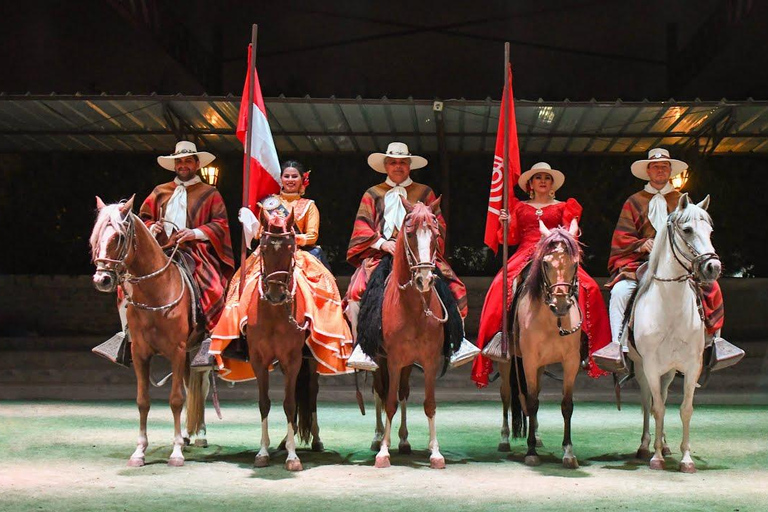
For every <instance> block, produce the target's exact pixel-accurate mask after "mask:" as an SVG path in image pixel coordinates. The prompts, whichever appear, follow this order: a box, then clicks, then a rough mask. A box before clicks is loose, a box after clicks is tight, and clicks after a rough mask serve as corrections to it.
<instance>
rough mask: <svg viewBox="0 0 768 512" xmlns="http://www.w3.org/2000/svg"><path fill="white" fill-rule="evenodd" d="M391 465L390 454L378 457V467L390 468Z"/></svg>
mask: <svg viewBox="0 0 768 512" xmlns="http://www.w3.org/2000/svg"><path fill="white" fill-rule="evenodd" d="M389 466H390V463H389V455H386V456H383V457H376V467H377V468H388V467H389Z"/></svg>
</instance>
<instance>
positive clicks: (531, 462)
mask: <svg viewBox="0 0 768 512" xmlns="http://www.w3.org/2000/svg"><path fill="white" fill-rule="evenodd" d="M540 464H541V459H540V458H539V456H538V455H526V456H525V465H526V466H538V465H540Z"/></svg>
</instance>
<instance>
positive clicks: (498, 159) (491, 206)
mask: <svg viewBox="0 0 768 512" xmlns="http://www.w3.org/2000/svg"><path fill="white" fill-rule="evenodd" d="M505 106H506V108H505ZM500 114H501V115H499V129H498V133H497V135H496V150H495V154H494V157H493V172H492V173H491V193H490V196H489V198H488V213H487V216H486V218H485V238H484V240H483V241H484V242H485V245H487V246H488V247H489V248H490V249H491V250H492V251H493V252H494V253H496V252H497V251H498V249H499V238H498V232H499V228H500V227H501V222H499V210H501V208H502V205H503V204H504V203H503V199H502V196H503V190H504V183H503V173H504V136H505V133H504V119H505V118H507V119H509V133H508V134H506V136H507V140H508V147H509V169H508V171H507V179H508V187H509V189H508V195H509V210H510V211H512V208H514V204H515V201H517V198H516V197H515V193H514V187H515V184H516V183H517V180H518V178H520V147H519V146H518V144H517V123H516V122H515V102H514V95H513V94H512V67H511V66H510V65H507V83H506V84H504V95H503V97H502V100H501V110H500Z"/></svg>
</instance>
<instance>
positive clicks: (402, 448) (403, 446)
mask: <svg viewBox="0 0 768 512" xmlns="http://www.w3.org/2000/svg"><path fill="white" fill-rule="evenodd" d="M412 368H413V366H406V367H405V368H403V371H402V373H401V374H400V391H399V393H398V399H399V401H400V430H398V432H397V433H398V436H399V437H400V443H399V444H398V445H397V451H398V452H399V453H401V454H403V455H408V454H410V453H411V443H410V442H408V421H407V418H406V409H407V408H408V407H407V406H408V396H409V395H410V394H411V387H410V378H411V369H412Z"/></svg>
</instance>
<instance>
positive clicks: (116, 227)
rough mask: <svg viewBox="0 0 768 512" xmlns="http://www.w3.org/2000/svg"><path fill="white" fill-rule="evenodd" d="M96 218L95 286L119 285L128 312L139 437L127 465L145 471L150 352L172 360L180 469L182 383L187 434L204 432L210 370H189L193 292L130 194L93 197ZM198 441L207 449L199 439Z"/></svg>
mask: <svg viewBox="0 0 768 512" xmlns="http://www.w3.org/2000/svg"><path fill="white" fill-rule="evenodd" d="M96 206H97V208H98V212H99V215H98V218H97V219H96V224H95V226H94V228H93V232H92V233H91V238H90V244H91V253H92V257H93V262H94V263H95V264H96V273H95V274H94V275H93V284H94V286H95V287H96V289H97V290H99V291H101V292H108V293H111V292H114V291H115V290H116V289H117V287H118V286H119V287H121V288H122V291H123V293H124V295H125V299H126V300H127V301H128V308H127V311H126V314H127V318H128V327H129V328H130V331H131V338H132V343H131V356H132V359H133V369H134V371H135V372H136V385H137V393H136V403H137V405H138V407H139V440H138V443H137V446H136V450H135V451H134V452H133V455H131V458H130V459H129V461H128V465H129V466H134V467H138V466H143V465H144V454H145V453H146V450H147V446H148V441H147V415H148V414H149V407H150V399H149V364H150V360H151V358H152V357H153V356H155V355H161V356H163V357H165V358H166V359H168V360H169V361H170V363H171V369H172V372H173V377H172V381H171V393H170V405H171V411H172V412H173V452H172V453H171V456H170V458H169V459H168V464H169V465H171V466H182V465H183V464H184V455H183V454H182V449H183V447H184V445H185V441H186V440H185V439H184V437H182V435H181V410H182V408H183V407H184V401H185V400H184V389H183V388H184V386H185V384H186V385H187V399H186V405H187V421H186V429H187V435H188V436H190V435H195V434H198V433H200V432H204V431H205V416H204V413H205V397H206V395H207V393H208V373H209V372H190V368H189V362H190V358H189V355H188V353H189V351H190V350H192V349H193V348H194V347H192V346H189V345H190V340H194V339H198V338H199V336H197V334H198V333H197V332H196V331H195V325H193V312H192V308H191V295H190V291H189V289H188V287H187V285H186V283H185V282H184V278H183V277H182V273H181V269H180V268H179V267H177V266H176V265H174V264H172V263H173V262H172V260H171V259H170V258H169V257H168V256H166V254H165V253H164V252H163V249H162V248H161V247H160V245H159V244H158V243H157V241H156V240H155V238H154V237H153V236H152V234H151V233H150V232H149V229H147V227H146V226H145V225H144V223H143V222H142V221H141V219H139V218H138V217H137V216H136V215H134V214H133V213H132V211H131V209H132V208H133V197H131V199H130V200H128V201H127V202H125V203H119V204H111V205H105V204H104V202H103V201H102V200H101V199H99V198H98V197H97V198H96ZM196 444H205V440H204V438H199V439H198V440H197V441H196Z"/></svg>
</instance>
